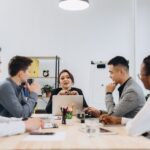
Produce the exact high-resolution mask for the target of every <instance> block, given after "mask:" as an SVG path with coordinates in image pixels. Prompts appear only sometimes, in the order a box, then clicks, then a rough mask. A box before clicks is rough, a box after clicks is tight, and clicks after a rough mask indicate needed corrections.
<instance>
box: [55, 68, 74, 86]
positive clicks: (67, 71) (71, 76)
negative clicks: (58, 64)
mask: <svg viewBox="0 0 150 150" xmlns="http://www.w3.org/2000/svg"><path fill="white" fill-rule="evenodd" d="M64 72H66V73H68V75H69V77H70V79H71V81H72V83H74V77H73V75H72V73H70V71H69V70H67V69H63V70H62V71H61V72H60V73H59V77H58V79H59V83H60V76H61V74H62V73H64Z"/></svg>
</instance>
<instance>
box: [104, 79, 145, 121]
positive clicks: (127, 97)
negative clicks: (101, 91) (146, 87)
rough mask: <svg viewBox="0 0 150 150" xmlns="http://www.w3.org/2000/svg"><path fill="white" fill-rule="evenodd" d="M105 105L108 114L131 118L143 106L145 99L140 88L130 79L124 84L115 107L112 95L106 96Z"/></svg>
mask: <svg viewBox="0 0 150 150" xmlns="http://www.w3.org/2000/svg"><path fill="white" fill-rule="evenodd" d="M105 103H106V108H107V112H108V114H112V115H115V116H119V117H127V118H133V117H134V116H135V115H136V114H137V113H138V111H139V110H140V109H141V108H142V107H143V105H144V104H145V97H144V93H143V91H142V88H141V87H140V86H139V85H138V84H137V83H136V82H135V81H134V80H133V79H132V78H131V79H129V80H128V81H127V83H126V84H125V87H124V89H123V91H122V94H121V97H120V98H119V102H118V104H117V105H115V103H114V100H113V96H112V94H107V95H106V97H105Z"/></svg>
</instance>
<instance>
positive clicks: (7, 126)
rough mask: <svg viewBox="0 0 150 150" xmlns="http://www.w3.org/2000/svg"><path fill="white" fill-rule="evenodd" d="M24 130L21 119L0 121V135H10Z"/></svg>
mask: <svg viewBox="0 0 150 150" xmlns="http://www.w3.org/2000/svg"><path fill="white" fill-rule="evenodd" d="M24 132H25V123H24V122H23V121H12V122H3V123H0V136H10V135H15V134H20V133H24Z"/></svg>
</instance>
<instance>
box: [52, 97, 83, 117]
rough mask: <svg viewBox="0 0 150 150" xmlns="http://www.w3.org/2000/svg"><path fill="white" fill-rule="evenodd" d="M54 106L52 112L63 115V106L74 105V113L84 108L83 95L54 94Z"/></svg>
mask: <svg viewBox="0 0 150 150" xmlns="http://www.w3.org/2000/svg"><path fill="white" fill-rule="evenodd" d="M52 101H53V106H52V113H53V114H54V115H61V110H60V108H61V107H70V106H72V105H73V115H76V114H77V113H78V112H80V111H82V110H83V96H82V95H54V96H53V98H52Z"/></svg>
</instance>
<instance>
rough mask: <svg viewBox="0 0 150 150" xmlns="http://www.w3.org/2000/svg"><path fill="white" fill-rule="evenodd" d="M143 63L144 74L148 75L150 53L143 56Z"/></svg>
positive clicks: (149, 71)
mask: <svg viewBox="0 0 150 150" xmlns="http://www.w3.org/2000/svg"><path fill="white" fill-rule="evenodd" d="M143 64H144V67H145V75H146V76H149V75H150V55H149V56H147V57H145V58H144V60H143Z"/></svg>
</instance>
